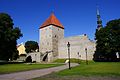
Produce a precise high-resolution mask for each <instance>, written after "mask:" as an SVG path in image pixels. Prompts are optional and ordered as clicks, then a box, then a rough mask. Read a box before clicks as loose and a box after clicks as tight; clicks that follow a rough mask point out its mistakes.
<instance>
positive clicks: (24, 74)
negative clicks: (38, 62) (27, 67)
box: [0, 63, 78, 80]
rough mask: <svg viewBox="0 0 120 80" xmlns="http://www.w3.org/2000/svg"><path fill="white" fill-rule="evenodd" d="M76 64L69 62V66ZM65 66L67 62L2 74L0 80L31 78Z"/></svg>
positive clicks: (65, 67)
mask: <svg viewBox="0 0 120 80" xmlns="http://www.w3.org/2000/svg"><path fill="white" fill-rule="evenodd" d="M77 65H78V64H76V63H71V67H74V66H77ZM67 68H68V64H67V65H62V66H58V67H52V68H46V69H39V70H31V71H25V72H16V73H10V74H3V75H0V80H27V79H32V78H36V77H41V76H44V75H47V74H50V73H52V72H57V71H60V70H64V69H67Z"/></svg>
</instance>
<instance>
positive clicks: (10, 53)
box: [0, 13, 22, 60]
mask: <svg viewBox="0 0 120 80" xmlns="http://www.w3.org/2000/svg"><path fill="white" fill-rule="evenodd" d="M13 25H14V24H13V20H12V18H11V17H10V16H9V15H8V14H6V13H0V60H9V59H11V60H12V59H14V58H13V57H15V56H16V55H17V54H18V53H17V48H16V45H17V39H19V38H20V37H22V33H21V31H20V29H19V28H18V27H15V28H14V27H13Z"/></svg>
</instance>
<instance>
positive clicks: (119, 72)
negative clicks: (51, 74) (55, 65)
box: [56, 61, 120, 76]
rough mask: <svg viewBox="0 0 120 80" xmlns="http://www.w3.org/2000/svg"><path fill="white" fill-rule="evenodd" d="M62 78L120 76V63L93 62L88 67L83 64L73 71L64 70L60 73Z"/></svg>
mask: <svg viewBox="0 0 120 80" xmlns="http://www.w3.org/2000/svg"><path fill="white" fill-rule="evenodd" d="M56 74H57V75H60V76H72V75H81V76H95V75H99V76H120V63H119V62H92V61H90V62H89V64H88V65H86V64H85V63H81V65H79V66H77V67H74V68H72V69H71V70H67V69H66V70H63V71H60V72H58V73H56Z"/></svg>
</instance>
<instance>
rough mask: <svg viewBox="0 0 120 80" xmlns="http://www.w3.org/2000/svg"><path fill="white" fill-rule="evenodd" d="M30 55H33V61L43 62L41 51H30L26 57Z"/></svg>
mask: <svg viewBox="0 0 120 80" xmlns="http://www.w3.org/2000/svg"><path fill="white" fill-rule="evenodd" d="M28 56H31V58H32V62H33V61H36V62H41V60H40V52H33V53H28V54H27V56H26V58H27V57H28Z"/></svg>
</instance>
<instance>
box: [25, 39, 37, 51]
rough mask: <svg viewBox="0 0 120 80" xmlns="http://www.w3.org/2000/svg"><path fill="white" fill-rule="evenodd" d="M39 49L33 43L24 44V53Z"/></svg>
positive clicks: (35, 43)
mask: <svg viewBox="0 0 120 80" xmlns="http://www.w3.org/2000/svg"><path fill="white" fill-rule="evenodd" d="M38 49H39V46H38V43H37V42H35V41H27V42H26V43H25V51H26V53H30V52H36V50H38Z"/></svg>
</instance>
